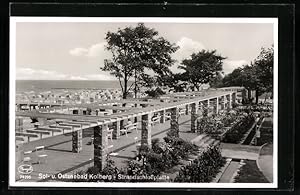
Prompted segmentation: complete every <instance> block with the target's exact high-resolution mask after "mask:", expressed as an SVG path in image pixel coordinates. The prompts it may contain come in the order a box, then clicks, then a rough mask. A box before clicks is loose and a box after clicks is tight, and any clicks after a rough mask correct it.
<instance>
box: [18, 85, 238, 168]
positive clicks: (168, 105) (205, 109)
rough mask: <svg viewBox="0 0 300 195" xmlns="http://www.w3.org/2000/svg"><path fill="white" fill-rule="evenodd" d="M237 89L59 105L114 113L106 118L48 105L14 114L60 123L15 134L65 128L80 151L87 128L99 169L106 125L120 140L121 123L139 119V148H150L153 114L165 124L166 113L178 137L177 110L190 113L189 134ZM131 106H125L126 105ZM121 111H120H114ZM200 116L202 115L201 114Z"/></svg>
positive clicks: (222, 106)
mask: <svg viewBox="0 0 300 195" xmlns="http://www.w3.org/2000/svg"><path fill="white" fill-rule="evenodd" d="M236 95H237V89H236V88H234V89H231V90H229V89H228V88H227V90H222V89H220V90H213V91H206V92H182V93H173V94H169V95H164V96H163V97H162V98H161V99H155V100H149V101H145V100H139V99H130V100H120V101H116V100H111V101H103V102H98V103H92V104H80V105H62V107H63V108H72V109H78V110H83V109H87V108H89V109H91V110H95V109H103V110H114V112H113V114H111V115H106V116H97V115H86V114H87V113H85V114H84V113H82V112H78V114H64V113H50V112H48V111H49V109H52V108H51V106H49V107H48V108H46V107H45V106H47V105H46V104H43V107H44V108H43V109H41V110H36V111H16V116H22V117H31V118H37V119H55V120H58V121H59V120H61V121H60V123H58V124H56V125H49V126H37V127H36V129H34V130H31V131H30V132H27V133H20V132H16V135H18V136H34V135H35V134H41V136H42V134H43V133H45V134H46V133H48V132H50V133H52V135H53V134H54V132H57V131H62V132H64V130H66V129H68V130H72V151H73V152H76V153H78V152H80V151H81V150H82V131H83V130H84V129H87V128H93V130H94V166H96V167H98V168H100V169H102V168H103V167H104V166H105V162H106V160H105V157H106V155H107V150H106V147H107V139H106V137H107V131H106V129H107V128H108V125H111V126H112V128H113V138H114V139H119V137H120V132H121V131H120V130H121V129H122V126H123V124H124V121H127V120H135V122H137V118H138V117H139V118H140V119H141V120H140V121H141V145H147V146H151V128H152V126H151V119H152V116H153V115H154V113H160V122H161V123H165V122H166V112H169V113H170V115H171V117H170V126H171V129H172V130H174V131H175V132H177V133H178V134H179V123H178V118H179V115H180V113H179V112H180V110H181V109H182V108H184V109H183V110H185V114H189V113H190V114H191V131H192V132H195V131H196V126H197V124H196V123H197V118H198V117H199V116H201V115H207V114H209V113H215V114H217V113H218V112H219V111H220V110H224V109H231V108H232V104H233V103H235V102H236V97H237V96H236ZM128 104H130V105H133V106H132V107H126V105H128ZM115 111H121V112H115ZM200 113H201V115H200Z"/></svg>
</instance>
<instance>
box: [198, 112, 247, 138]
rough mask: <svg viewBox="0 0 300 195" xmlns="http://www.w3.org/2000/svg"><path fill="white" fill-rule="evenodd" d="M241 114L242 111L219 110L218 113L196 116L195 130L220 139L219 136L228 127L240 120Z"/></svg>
mask: <svg viewBox="0 0 300 195" xmlns="http://www.w3.org/2000/svg"><path fill="white" fill-rule="evenodd" d="M241 116H242V113H240V112H237V111H235V110H231V111H229V112H221V113H220V114H219V115H212V116H207V117H201V118H198V119H197V131H198V132H200V133H206V134H208V135H210V136H212V137H213V138H217V139H220V136H221V137H222V135H223V134H224V133H225V131H227V129H228V128H229V127H231V126H232V125H233V124H234V123H236V122H237V121H238V120H240V118H241Z"/></svg>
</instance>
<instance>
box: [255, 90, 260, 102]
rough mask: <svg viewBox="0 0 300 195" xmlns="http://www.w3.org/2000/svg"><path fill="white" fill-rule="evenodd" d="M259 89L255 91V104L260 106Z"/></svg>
mask: <svg viewBox="0 0 300 195" xmlns="http://www.w3.org/2000/svg"><path fill="white" fill-rule="evenodd" d="M258 92H259V91H258V89H256V90H255V104H258V96H259V93H258Z"/></svg>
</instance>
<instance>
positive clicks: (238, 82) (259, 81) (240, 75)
mask: <svg viewBox="0 0 300 195" xmlns="http://www.w3.org/2000/svg"><path fill="white" fill-rule="evenodd" d="M273 58H274V50H273V47H271V48H267V49H266V48H262V49H261V51H260V54H259V55H258V57H257V58H256V59H255V60H254V62H253V63H251V64H250V65H244V66H243V67H239V68H236V69H234V70H233V71H232V73H230V74H228V75H226V76H225V77H224V79H223V81H222V82H223V86H243V87H245V88H246V89H247V90H248V92H250V90H255V94H256V98H255V99H256V104H257V103H258V98H259V96H260V95H262V94H263V93H265V92H272V89H273V60H274V59H273ZM248 95H250V93H248ZM248 99H250V97H249V96H248Z"/></svg>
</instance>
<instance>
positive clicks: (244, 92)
mask: <svg viewBox="0 0 300 195" xmlns="http://www.w3.org/2000/svg"><path fill="white" fill-rule="evenodd" d="M246 95H247V91H246V89H242V102H244V101H245V100H246V98H247V97H246Z"/></svg>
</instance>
